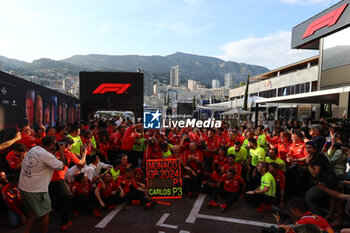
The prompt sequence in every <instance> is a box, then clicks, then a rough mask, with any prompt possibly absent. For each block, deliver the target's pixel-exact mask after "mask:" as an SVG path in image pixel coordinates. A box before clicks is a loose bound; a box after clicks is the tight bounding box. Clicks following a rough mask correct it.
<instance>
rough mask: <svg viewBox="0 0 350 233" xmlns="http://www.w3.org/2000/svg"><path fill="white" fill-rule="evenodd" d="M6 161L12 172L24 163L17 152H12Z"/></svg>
mask: <svg viewBox="0 0 350 233" xmlns="http://www.w3.org/2000/svg"><path fill="white" fill-rule="evenodd" d="M6 160H7V163H8V164H9V166H10V169H11V170H14V169H15V168H16V166H17V164H19V163H20V162H21V161H22V159H21V158H19V157H17V156H16V155H15V151H10V153H8V154H7V155H6Z"/></svg>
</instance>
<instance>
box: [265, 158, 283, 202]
mask: <svg viewBox="0 0 350 233" xmlns="http://www.w3.org/2000/svg"><path fill="white" fill-rule="evenodd" d="M269 172H270V173H271V174H272V175H273V177H274V178H275V181H276V198H275V203H276V204H278V205H279V207H280V208H283V207H284V198H285V191H286V190H285V189H286V177H285V175H284V172H283V171H282V170H281V169H280V167H279V166H278V164H277V163H275V162H272V163H269Z"/></svg>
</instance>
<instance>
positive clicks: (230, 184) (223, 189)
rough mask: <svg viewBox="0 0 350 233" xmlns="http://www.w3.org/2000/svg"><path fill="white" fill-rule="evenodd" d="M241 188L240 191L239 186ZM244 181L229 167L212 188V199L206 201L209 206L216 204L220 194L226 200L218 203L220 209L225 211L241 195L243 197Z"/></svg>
mask: <svg viewBox="0 0 350 233" xmlns="http://www.w3.org/2000/svg"><path fill="white" fill-rule="evenodd" d="M241 185H242V189H241V192H240V187H241ZM244 186H245V183H244V180H243V179H242V177H240V176H239V175H237V174H236V171H235V170H234V169H229V170H228V171H227V173H225V174H223V175H222V176H221V178H220V181H219V183H218V185H217V187H216V188H215V189H214V192H213V195H212V201H211V202H209V203H208V205H209V206H217V205H218V204H217V203H216V202H217V199H218V195H219V194H220V195H221V196H222V197H223V198H224V199H226V201H225V202H224V203H222V204H220V209H221V211H225V210H226V209H227V208H228V207H230V206H231V205H232V204H233V203H234V202H235V201H236V200H237V199H238V197H239V196H240V195H241V197H242V198H243V193H244V190H245V187H244Z"/></svg>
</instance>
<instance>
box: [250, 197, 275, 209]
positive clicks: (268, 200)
mask: <svg viewBox="0 0 350 233" xmlns="http://www.w3.org/2000/svg"><path fill="white" fill-rule="evenodd" d="M273 200H274V197H271V196H267V195H265V194H247V195H246V201H247V203H248V204H251V205H253V206H254V207H255V208H257V207H259V205H260V204H266V205H271V204H272V202H273Z"/></svg>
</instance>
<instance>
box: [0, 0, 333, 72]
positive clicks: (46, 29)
mask: <svg viewBox="0 0 350 233" xmlns="http://www.w3.org/2000/svg"><path fill="white" fill-rule="evenodd" d="M337 2H339V1H334V0H244V1H242V0H123V1H121V0H0V29H1V30H0V55H1V56H6V57H8V58H14V59H18V60H22V61H27V62H32V61H33V60H36V59H39V58H51V59H54V60H60V59H64V58H68V57H71V56H73V55H77V54H80V55H86V54H108V55H130V54H137V55H161V56H166V55H169V54H173V53H175V52H184V53H191V54H198V55H205V56H214V57H218V58H221V59H223V60H225V61H235V62H243V63H249V64H255V65H261V66H266V67H267V68H269V69H274V68H278V67H281V66H284V65H288V64H290V63H293V62H296V61H299V60H302V59H304V58H308V57H311V56H314V55H317V51H305V50H292V49H291V46H290V43H291V30H292V28H293V27H294V26H296V25H298V24H300V23H301V22H303V21H305V20H307V19H309V18H311V17H312V16H314V15H316V14H318V13H319V12H321V11H323V10H325V9H326V8H328V7H330V6H332V5H334V4H335V3H337Z"/></svg>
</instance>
